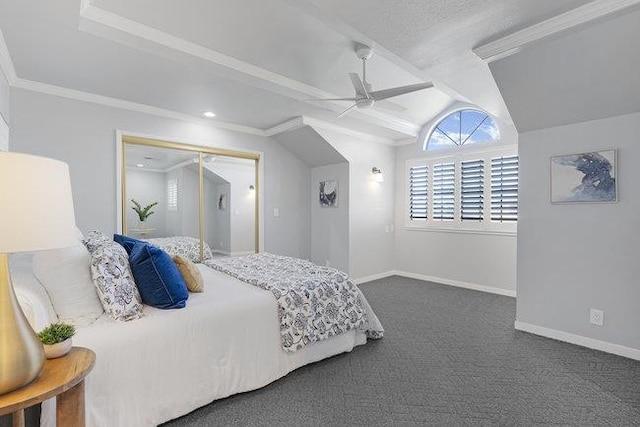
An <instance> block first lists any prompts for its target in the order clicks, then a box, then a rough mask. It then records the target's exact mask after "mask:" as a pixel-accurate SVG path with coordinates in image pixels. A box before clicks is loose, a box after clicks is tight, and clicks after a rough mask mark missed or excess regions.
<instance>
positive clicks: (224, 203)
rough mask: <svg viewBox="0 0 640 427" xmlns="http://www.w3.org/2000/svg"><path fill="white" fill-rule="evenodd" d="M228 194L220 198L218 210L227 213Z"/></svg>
mask: <svg viewBox="0 0 640 427" xmlns="http://www.w3.org/2000/svg"><path fill="white" fill-rule="evenodd" d="M227 199H228V196H227V193H222V194H220V195H219V196H218V210H221V211H226V210H227V202H228V200H227Z"/></svg>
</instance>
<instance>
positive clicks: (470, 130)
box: [425, 109, 500, 150]
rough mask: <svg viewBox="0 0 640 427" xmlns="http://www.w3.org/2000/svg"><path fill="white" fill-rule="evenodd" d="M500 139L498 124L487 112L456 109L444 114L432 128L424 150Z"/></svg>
mask: <svg viewBox="0 0 640 427" xmlns="http://www.w3.org/2000/svg"><path fill="white" fill-rule="evenodd" d="M499 139H500V131H499V130H498V126H497V125H496V123H495V122H494V121H493V119H492V118H491V117H489V115H488V114H486V113H484V112H482V111H478V110H471V109H466V110H458V111H454V112H453V113H451V114H449V115H448V116H446V117H445V118H444V119H442V120H440V122H439V123H438V124H437V125H436V126H435V127H434V128H433V130H432V131H431V134H430V135H429V138H428V139H427V144H426V146H425V149H426V150H439V149H443V148H452V147H461V146H463V145H470V144H477V143H481V142H494V141H497V140H499Z"/></svg>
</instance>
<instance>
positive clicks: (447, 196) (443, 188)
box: [433, 162, 456, 221]
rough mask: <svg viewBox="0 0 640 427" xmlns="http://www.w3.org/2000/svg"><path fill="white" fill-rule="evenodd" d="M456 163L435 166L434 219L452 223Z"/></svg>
mask: <svg viewBox="0 0 640 427" xmlns="http://www.w3.org/2000/svg"><path fill="white" fill-rule="evenodd" d="M455 173H456V167H455V163H453V162H450V163H440V164H436V165H434V166H433V219H435V220H439V221H450V220H453V217H454V209H455V190H456V188H455Z"/></svg>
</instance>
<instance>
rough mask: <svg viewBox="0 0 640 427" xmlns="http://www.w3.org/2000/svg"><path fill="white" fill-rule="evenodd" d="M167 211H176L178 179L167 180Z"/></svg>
mask: <svg viewBox="0 0 640 427" xmlns="http://www.w3.org/2000/svg"><path fill="white" fill-rule="evenodd" d="M167 209H168V210H169V211H173V212H175V211H177V210H178V178H171V179H168V180H167Z"/></svg>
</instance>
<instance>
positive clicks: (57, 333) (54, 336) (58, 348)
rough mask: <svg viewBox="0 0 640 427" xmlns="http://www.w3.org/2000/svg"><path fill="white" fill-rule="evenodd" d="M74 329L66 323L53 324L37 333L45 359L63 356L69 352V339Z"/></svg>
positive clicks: (74, 331)
mask: <svg viewBox="0 0 640 427" xmlns="http://www.w3.org/2000/svg"><path fill="white" fill-rule="evenodd" d="M75 333H76V328H75V327H74V326H73V325H70V324H68V323H62V322H59V323H53V324H51V325H49V326H47V327H46V328H44V329H43V330H42V331H40V333H38V338H40V341H42V344H44V355H45V356H46V358H47V359H55V358H56V357H61V356H64V355H65V354H67V353H68V352H69V350H71V337H72V336H73V334H75Z"/></svg>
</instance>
